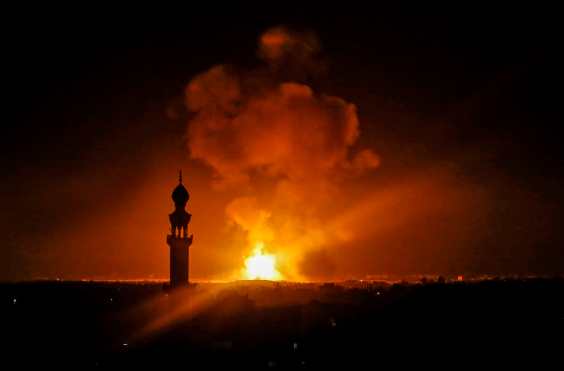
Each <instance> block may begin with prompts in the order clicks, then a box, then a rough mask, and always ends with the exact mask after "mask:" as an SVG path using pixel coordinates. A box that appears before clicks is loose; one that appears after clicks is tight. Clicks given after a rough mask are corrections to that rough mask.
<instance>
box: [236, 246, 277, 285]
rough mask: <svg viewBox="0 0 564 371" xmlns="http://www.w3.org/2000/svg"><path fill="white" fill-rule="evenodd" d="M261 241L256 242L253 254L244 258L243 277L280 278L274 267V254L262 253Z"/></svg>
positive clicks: (252, 278) (272, 279)
mask: <svg viewBox="0 0 564 371" xmlns="http://www.w3.org/2000/svg"><path fill="white" fill-rule="evenodd" d="M263 249H264V243H263V242H257V243H256V245H255V248H254V250H253V255H251V256H249V257H248V258H247V259H245V272H244V275H245V278H247V279H251V280H256V279H260V280H271V281H275V280H280V279H281V278H282V275H281V274H280V272H278V270H277V269H276V256H274V255H271V254H264V253H263V252H262V250H263Z"/></svg>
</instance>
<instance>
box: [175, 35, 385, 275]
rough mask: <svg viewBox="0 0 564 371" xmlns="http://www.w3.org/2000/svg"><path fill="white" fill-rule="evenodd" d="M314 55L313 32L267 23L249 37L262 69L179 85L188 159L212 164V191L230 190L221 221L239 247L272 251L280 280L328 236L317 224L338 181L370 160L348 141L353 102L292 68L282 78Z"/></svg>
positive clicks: (354, 135)
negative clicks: (242, 241)
mask: <svg viewBox="0 0 564 371" xmlns="http://www.w3.org/2000/svg"><path fill="white" fill-rule="evenodd" d="M318 53H319V42H318V41H317V39H316V38H315V36H314V35H313V34H311V33H298V32H294V31H289V30H287V29H284V28H273V29H271V30H268V31H266V32H265V33H264V34H263V35H262V36H261V37H260V38H259V47H258V54H259V56H260V57H261V58H262V60H263V61H264V62H265V63H266V67H267V68H264V67H262V68H260V69H257V70H252V71H241V70H239V69H236V68H234V67H231V66H227V65H218V66H214V67H212V68H210V69H209V70H208V71H205V72H203V73H202V74H200V75H198V76H195V77H194V78H193V79H192V81H190V83H189V84H188V86H187V89H186V102H187V107H188V109H189V110H190V111H191V112H193V116H192V119H191V120H190V122H189V126H188V147H189V151H190V155H191V157H192V158H194V159H199V160H201V161H203V162H205V163H207V164H208V165H209V166H211V168H213V170H214V172H215V183H214V185H215V187H216V188H217V189H219V190H221V189H223V190H225V189H231V190H235V191H236V192H238V193H239V196H238V197H236V198H234V199H233V200H232V201H231V202H230V203H229V205H227V207H226V215H227V218H228V220H229V223H230V224H231V225H235V226H238V227H240V228H242V229H243V230H244V231H246V232H247V237H248V240H249V247H247V248H250V246H252V245H253V244H254V243H257V242H259V241H260V242H264V243H265V244H266V247H267V249H269V250H271V251H272V252H274V253H276V254H277V255H278V256H279V257H280V260H281V264H283V265H285V266H283V267H282V268H281V269H282V273H283V274H284V275H285V276H286V277H299V276H300V275H301V273H300V272H298V271H296V268H295V266H296V265H297V264H296V262H297V261H299V260H300V259H301V258H302V257H303V256H304V254H305V253H307V252H309V251H312V250H315V249H320V248H322V247H323V246H324V244H326V243H327V241H328V240H329V239H334V238H338V231H334V230H332V231H330V230H327V228H326V227H325V226H326V225H327V224H328V223H327V221H328V220H329V219H330V218H331V216H332V215H331V213H332V212H335V211H334V210H331V207H330V206H331V200H332V199H334V198H335V197H336V196H337V194H338V193H337V190H338V189H339V186H341V185H342V184H344V183H345V182H347V181H350V180H352V179H354V178H355V177H357V176H359V175H360V174H362V173H363V172H365V171H367V170H370V169H374V168H376V167H377V166H378V165H379V157H378V156H377V155H376V154H375V153H374V152H373V151H372V150H371V149H360V148H357V146H355V144H356V143H357V140H358V138H359V135H360V125H359V120H358V116H357V112H356V106H355V105H354V104H352V103H350V102H347V101H346V100H344V99H342V98H339V97H335V96H330V95H325V94H323V93H321V92H317V91H315V89H314V88H312V87H311V86H308V85H305V84H304V83H301V82H299V81H302V80H303V79H302V76H301V73H298V74H297V75H296V76H294V77H293V78H292V77H291V76H290V77H289V76H288V74H292V73H293V72H292V71H294V70H301V71H302V72H303V71H308V70H314V69H315V63H316V61H315V60H316V55H317V54H318ZM298 67H299V68H298ZM265 71H267V72H265ZM281 72H282V73H281ZM333 242H334V241H333Z"/></svg>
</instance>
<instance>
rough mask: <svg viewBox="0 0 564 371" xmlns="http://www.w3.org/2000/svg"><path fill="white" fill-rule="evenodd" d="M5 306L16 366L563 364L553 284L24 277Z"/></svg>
mask: <svg viewBox="0 0 564 371" xmlns="http://www.w3.org/2000/svg"><path fill="white" fill-rule="evenodd" d="M0 299H1V313H2V324H1V329H2V330H1V334H2V335H1V336H2V340H3V344H4V345H3V347H2V353H3V354H2V357H1V362H2V364H3V365H11V366H12V367H13V366H21V365H25V364H37V365H40V366H46V365H54V366H70V367H73V368H75V369H85V368H91V367H92V368H114V367H116V366H124V367H125V366H128V367H129V366H139V367H143V368H145V367H146V366H151V367H154V368H155V369H164V368H165V367H168V366H173V365H176V367H181V368H188V369H189V368H190V366H196V365H199V366H201V367H196V368H197V369H200V368H203V367H204V366H205V367H206V368H207V369H209V368H220V367H221V368H231V369H244V370H245V369H257V368H258V369H263V368H264V369H316V368H342V369H348V368H352V369H366V368H370V369H374V368H377V367H380V368H390V366H393V367H394V368H397V367H401V366H411V367H412V366H417V367H418V368H423V367H424V366H433V367H448V368H451V369H452V368H461V367H468V366H470V367H473V368H477V367H480V368H490V367H499V368H502V367H503V368H504V369H505V368H507V367H509V366H510V365H522V366H524V367H527V366H528V367H531V368H534V369H539V368H545V367H550V368H556V369H558V367H557V365H558V364H560V365H561V363H562V353H563V351H562V350H563V349H564V347H563V345H564V279H562V278H554V279H527V280H515V279H512V280H504V279H494V280H483V281H476V282H447V283H437V282H433V281H431V282H425V283H417V284H407V283H405V284H393V285H390V284H386V283H366V282H351V283H348V284H343V285H341V284H323V285H319V284H291V283H288V284H286V283H281V284H275V283H269V282H239V283H232V284H200V285H197V286H196V287H192V288H189V289H186V290H182V291H180V292H177V293H172V292H165V291H163V287H162V284H156V283H142V284H141V283H94V282H33V283H17V284H2V285H0ZM554 362H556V363H554ZM361 366H369V367H361ZM541 366H545V367H541ZM12 367H9V368H4V367H2V369H5V370H7V369H12Z"/></svg>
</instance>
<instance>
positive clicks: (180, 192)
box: [166, 171, 194, 288]
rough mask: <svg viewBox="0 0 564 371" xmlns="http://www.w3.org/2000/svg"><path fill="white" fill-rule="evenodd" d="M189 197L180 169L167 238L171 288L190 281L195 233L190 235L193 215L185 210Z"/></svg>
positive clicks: (173, 195) (185, 284)
mask: <svg viewBox="0 0 564 371" xmlns="http://www.w3.org/2000/svg"><path fill="white" fill-rule="evenodd" d="M189 199H190V195H189V194H188V191H187V190H186V188H185V187H184V185H183V184H182V171H180V173H179V176H178V186H177V187H176V188H175V189H174V191H172V200H173V201H174V207H175V210H174V212H172V213H171V214H169V216H168V218H169V220H170V232H171V233H170V234H169V235H168V236H167V238H166V243H167V244H168V246H169V247H170V287H171V288H175V287H182V286H188V282H189V267H190V250H189V248H190V245H192V239H193V237H194V236H193V235H190V237H188V223H190V218H191V217H192V215H191V214H189V213H187V212H186V210H184V208H185V207H186V203H187V202H188V200H189Z"/></svg>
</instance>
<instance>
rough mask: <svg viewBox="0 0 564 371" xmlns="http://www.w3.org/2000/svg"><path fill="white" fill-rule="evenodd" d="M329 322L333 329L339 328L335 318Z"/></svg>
mask: <svg viewBox="0 0 564 371" xmlns="http://www.w3.org/2000/svg"><path fill="white" fill-rule="evenodd" d="M329 321H330V322H331V327H337V321H335V319H334V318H331V319H330V320H329Z"/></svg>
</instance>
